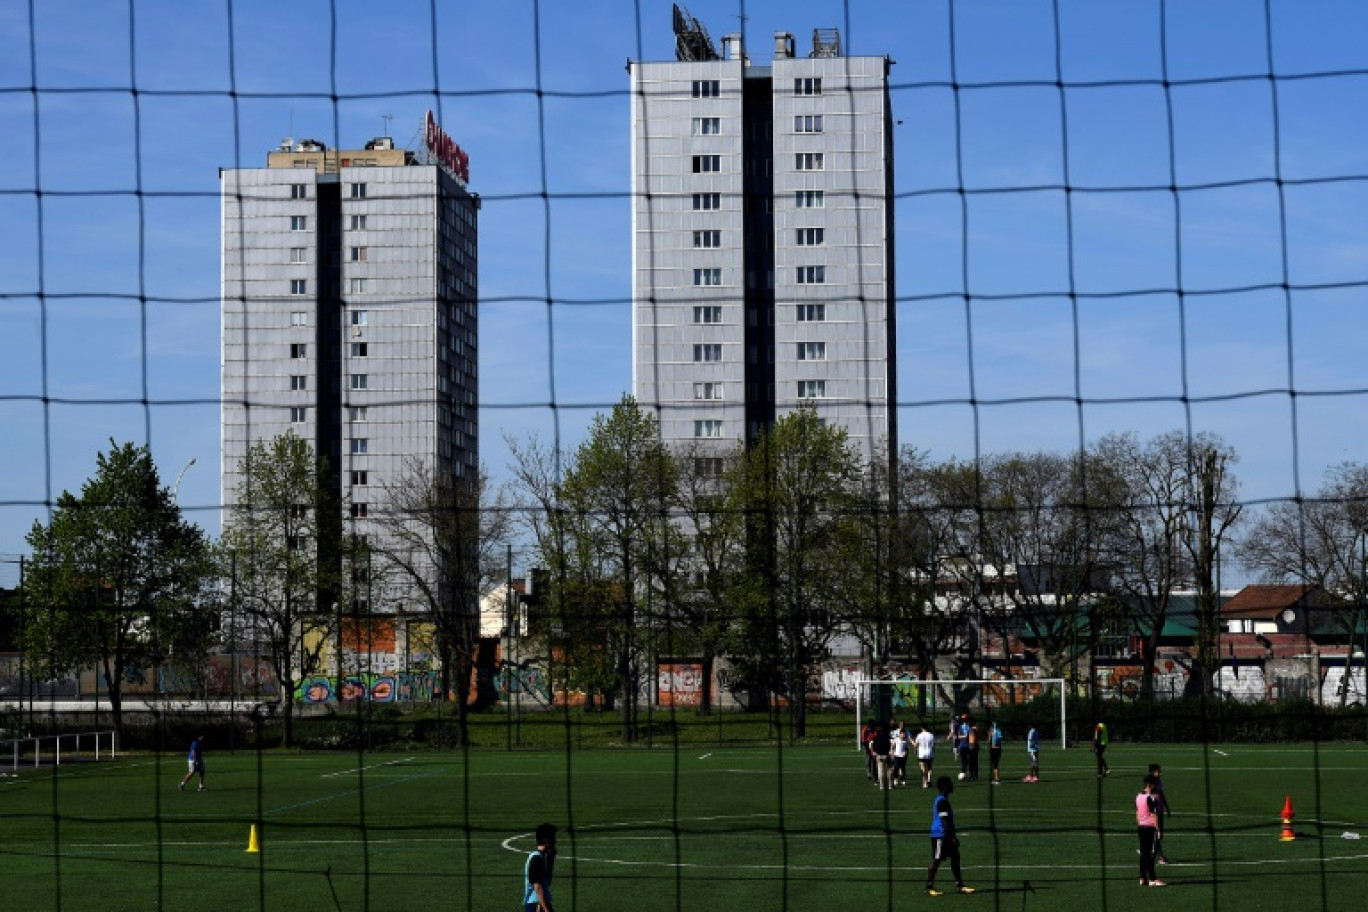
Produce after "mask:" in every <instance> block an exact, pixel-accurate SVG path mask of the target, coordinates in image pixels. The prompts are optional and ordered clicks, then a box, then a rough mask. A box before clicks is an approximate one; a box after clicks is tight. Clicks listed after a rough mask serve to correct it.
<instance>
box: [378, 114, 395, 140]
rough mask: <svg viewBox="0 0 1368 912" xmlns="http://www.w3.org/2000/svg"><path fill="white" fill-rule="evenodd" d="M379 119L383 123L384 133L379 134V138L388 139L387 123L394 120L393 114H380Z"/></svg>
mask: <svg viewBox="0 0 1368 912" xmlns="http://www.w3.org/2000/svg"><path fill="white" fill-rule="evenodd" d="M380 119H381V120H383V121H384V122H385V132H384V133H381V134H380V135H381V136H384V137H386V138H388V137H389V122H390V121H391V120H394V115H393V114H381V115H380Z"/></svg>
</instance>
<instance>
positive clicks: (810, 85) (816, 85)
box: [793, 76, 822, 95]
mask: <svg viewBox="0 0 1368 912" xmlns="http://www.w3.org/2000/svg"><path fill="white" fill-rule="evenodd" d="M793 94H794V95H821V94H822V77H821V76H804V77H798V78H795V79H794V80H793Z"/></svg>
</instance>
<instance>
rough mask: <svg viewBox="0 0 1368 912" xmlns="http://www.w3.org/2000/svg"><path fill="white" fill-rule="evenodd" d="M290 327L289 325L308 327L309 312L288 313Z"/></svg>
mask: <svg viewBox="0 0 1368 912" xmlns="http://www.w3.org/2000/svg"><path fill="white" fill-rule="evenodd" d="M290 325H291V326H308V325H309V312H308V311H307V310H292V311H290Z"/></svg>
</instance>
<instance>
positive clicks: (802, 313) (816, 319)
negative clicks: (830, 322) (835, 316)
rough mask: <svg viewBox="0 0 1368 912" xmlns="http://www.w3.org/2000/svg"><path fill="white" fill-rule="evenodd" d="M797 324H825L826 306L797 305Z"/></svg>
mask: <svg viewBox="0 0 1368 912" xmlns="http://www.w3.org/2000/svg"><path fill="white" fill-rule="evenodd" d="M798 322H799V323H825V322H826V305H825V304H799V305H798Z"/></svg>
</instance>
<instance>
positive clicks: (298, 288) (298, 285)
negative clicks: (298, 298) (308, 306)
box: [290, 279, 309, 295]
mask: <svg viewBox="0 0 1368 912" xmlns="http://www.w3.org/2000/svg"><path fill="white" fill-rule="evenodd" d="M308 293H309V280H308V279H290V294H292V295H302V294H308Z"/></svg>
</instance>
